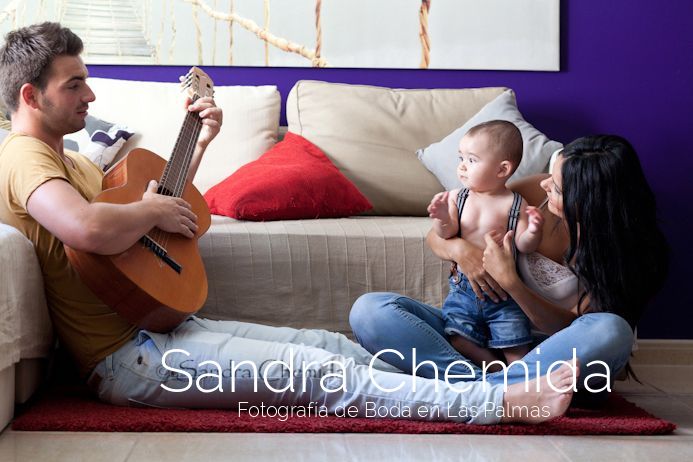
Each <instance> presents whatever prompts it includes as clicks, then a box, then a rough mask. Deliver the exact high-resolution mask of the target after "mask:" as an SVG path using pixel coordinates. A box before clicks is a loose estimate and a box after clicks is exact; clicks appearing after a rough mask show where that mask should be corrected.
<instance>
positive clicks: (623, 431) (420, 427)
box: [12, 390, 676, 435]
mask: <svg viewBox="0 0 693 462" xmlns="http://www.w3.org/2000/svg"><path fill="white" fill-rule="evenodd" d="M12 428H13V429H14V430H25V431H48V430H52V431H83V432H85V431H86V432H90V431H93V432H97V431H98V432H240V433H243V432H246V433H248V432H250V433H476V434H503V435H659V434H665V433H671V432H672V431H674V429H675V428H676V425H674V424H673V423H671V422H667V421H665V420H662V419H659V418H657V417H654V416H652V415H650V414H648V413H647V412H645V411H644V410H642V409H640V408H639V407H637V406H635V405H634V404H632V403H630V402H628V401H626V400H625V399H624V398H622V397H621V396H619V395H616V394H612V395H611V397H610V399H609V401H608V403H607V404H606V406H604V407H603V408H601V409H599V410H587V409H575V408H571V409H570V410H569V411H568V413H567V414H566V415H565V416H563V417H560V418H558V419H555V420H553V421H551V422H546V423H543V424H540V425H491V426H480V425H464V424H457V423H450V422H415V421H405V420H393V419H367V418H359V419H356V418H344V417H334V416H330V417H289V418H288V419H287V420H286V421H283V422H282V421H280V420H279V419H278V418H269V417H251V416H250V415H248V414H241V415H239V413H238V411H230V410H178V409H154V408H127V407H117V406H111V405H108V404H103V403H101V402H99V401H97V400H96V399H94V398H91V397H87V396H85V392H84V390H75V391H72V392H64V393H61V394H59V395H56V394H52V395H44V396H41V397H39V398H38V399H36V400H34V401H33V402H32V403H30V404H29V405H27V406H25V408H24V409H23V410H20V412H19V415H18V416H17V417H16V418H15V420H14V422H13V424H12Z"/></svg>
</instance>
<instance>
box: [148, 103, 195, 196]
mask: <svg viewBox="0 0 693 462" xmlns="http://www.w3.org/2000/svg"><path fill="white" fill-rule="evenodd" d="M193 102H194V101H193ZM201 130H202V120H200V116H199V114H198V113H197V112H188V113H186V115H185V120H184V121H183V126H182V127H181V129H180V132H179V133H178V138H177V139H176V144H175V145H174V146H173V152H172V153H171V157H170V158H169V160H168V162H167V163H166V168H165V169H164V174H163V175H162V177H161V179H160V180H159V190H158V192H159V194H164V195H167V196H173V197H181V196H182V195H183V188H185V183H186V179H187V176H188V169H189V168H190V162H191V161H192V156H193V154H194V152H195V146H196V145H197V138H198V137H199V135H200V131H201Z"/></svg>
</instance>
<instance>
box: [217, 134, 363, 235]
mask: <svg viewBox="0 0 693 462" xmlns="http://www.w3.org/2000/svg"><path fill="white" fill-rule="evenodd" d="M205 200H206V201H207V204H208V205H209V210H210V212H211V213H213V214H215V215H225V216H228V217H231V218H236V219H239V220H253V221H268V220H298V219H301V218H334V217H346V216H350V215H355V214H358V213H361V212H364V211H366V210H370V209H371V208H373V206H372V205H371V203H370V202H368V199H366V197H364V195H363V194H361V192H360V191H359V190H358V189H356V186H354V185H353V184H352V183H351V181H349V180H348V179H347V177H345V176H344V175H343V174H342V173H341V172H340V171H339V170H338V169H337V167H335V166H334V164H333V163H332V162H331V161H330V159H328V158H327V156H326V155H325V154H324V153H323V152H322V151H321V150H320V148H318V147H317V146H315V145H314V144H313V143H311V142H310V141H308V140H307V139H305V138H303V137H302V136H300V135H296V134H295V133H291V132H289V133H287V134H286V137H285V138H284V140H282V141H280V142H279V143H277V144H275V145H274V147H272V149H270V150H269V151H267V152H266V153H264V154H263V155H262V156H261V157H260V158H259V159H257V160H255V161H253V162H250V163H248V164H246V165H244V166H243V167H241V168H239V169H238V170H236V171H235V172H234V173H233V174H232V175H231V176H229V177H228V178H226V179H225V180H224V181H222V182H221V183H219V184H217V185H216V186H214V187H212V188H211V189H210V190H209V191H207V193H206V194H205Z"/></svg>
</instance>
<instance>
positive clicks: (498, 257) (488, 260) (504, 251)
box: [482, 231, 520, 292]
mask: <svg viewBox="0 0 693 462" xmlns="http://www.w3.org/2000/svg"><path fill="white" fill-rule="evenodd" d="M500 237H501V235H500V234H499V233H498V232H496V231H491V232H489V233H486V234H485V235H484V239H485V240H486V249H485V250H484V255H483V258H482V262H483V267H484V269H485V270H486V271H487V272H488V274H490V275H491V277H492V278H493V279H495V280H496V281H497V282H498V284H500V285H501V287H503V289H505V290H506V291H508V292H511V291H512V288H513V287H515V285H516V284H517V283H518V282H520V277H519V276H518V274H517V269H516V268H515V258H514V257H513V247H512V242H513V231H508V232H507V233H505V236H503V240H502V247H501V246H500V245H499V240H500Z"/></svg>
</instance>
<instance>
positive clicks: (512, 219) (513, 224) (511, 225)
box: [508, 192, 522, 262]
mask: <svg viewBox="0 0 693 462" xmlns="http://www.w3.org/2000/svg"><path fill="white" fill-rule="evenodd" d="M521 205H522V196H520V195H519V194H518V193H516V192H513V205H512V206H511V207H510V212H509V213H508V231H516V228H517V222H518V221H519V220H520V206H521ZM516 237H517V236H516V235H515V234H513V257H515V261H516V262H517V247H516V246H515V238H516Z"/></svg>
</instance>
